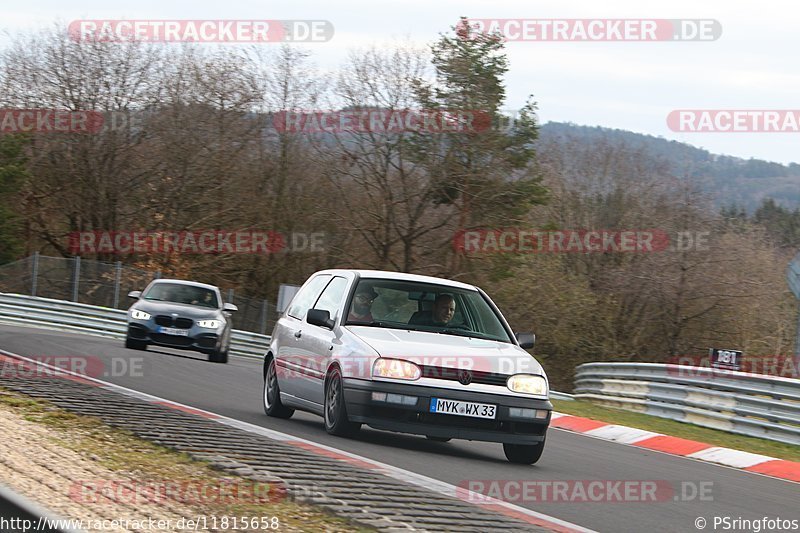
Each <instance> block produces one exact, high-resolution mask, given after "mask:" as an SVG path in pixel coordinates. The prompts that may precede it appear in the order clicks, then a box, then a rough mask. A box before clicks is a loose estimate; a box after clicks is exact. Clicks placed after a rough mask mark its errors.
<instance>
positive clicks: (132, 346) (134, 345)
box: [125, 337, 147, 350]
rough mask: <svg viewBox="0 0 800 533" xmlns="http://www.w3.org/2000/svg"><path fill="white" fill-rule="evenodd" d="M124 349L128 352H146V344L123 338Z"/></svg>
mask: <svg viewBox="0 0 800 533" xmlns="http://www.w3.org/2000/svg"><path fill="white" fill-rule="evenodd" d="M125 347H126V348H128V349H129V350H146V349H147V343H146V342H144V341H137V340H136V339H131V338H130V337H125Z"/></svg>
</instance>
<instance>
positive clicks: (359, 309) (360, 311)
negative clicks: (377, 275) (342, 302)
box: [347, 285, 378, 322]
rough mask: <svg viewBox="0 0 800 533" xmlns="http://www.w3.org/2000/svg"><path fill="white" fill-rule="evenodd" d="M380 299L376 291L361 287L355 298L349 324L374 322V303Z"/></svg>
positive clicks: (348, 318)
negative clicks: (376, 299)
mask: <svg viewBox="0 0 800 533" xmlns="http://www.w3.org/2000/svg"><path fill="white" fill-rule="evenodd" d="M377 297H378V293H377V292H375V289H373V288H372V287H368V286H363V285H360V286H359V287H358V289H356V294H355V296H354V297H353V306H352V307H351V308H350V314H349V315H348V316H347V321H348V322H372V321H373V318H372V302H374V301H375V298H377Z"/></svg>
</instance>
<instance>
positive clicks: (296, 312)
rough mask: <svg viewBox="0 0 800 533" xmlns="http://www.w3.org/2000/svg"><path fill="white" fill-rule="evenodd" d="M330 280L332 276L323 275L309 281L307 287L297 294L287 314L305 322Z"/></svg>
mask: <svg viewBox="0 0 800 533" xmlns="http://www.w3.org/2000/svg"><path fill="white" fill-rule="evenodd" d="M330 279H331V276H330V275H329V274H322V275H319V276H317V277H315V278H314V279H312V280H311V281H309V282H308V284H307V285H306V286H305V287H303V288H302V289H300V291H299V292H298V293H297V294H295V296H294V298H293V299H292V303H291V305H289V310H288V311H287V312H286V314H288V315H289V316H293V317H294V318H298V319H300V320H303V319H304V318H305V317H306V312H307V311H308V310H309V309H311V306H312V305H313V303H314V302H316V301H317V297H318V296H319V293H320V292H322V289H323V288H324V287H325V285H327V284H328V281H330Z"/></svg>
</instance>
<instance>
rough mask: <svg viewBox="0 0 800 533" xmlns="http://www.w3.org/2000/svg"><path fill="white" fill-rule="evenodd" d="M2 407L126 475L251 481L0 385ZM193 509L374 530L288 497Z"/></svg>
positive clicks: (286, 523) (305, 525)
mask: <svg viewBox="0 0 800 533" xmlns="http://www.w3.org/2000/svg"><path fill="white" fill-rule="evenodd" d="M3 408H7V409H11V410H12V411H13V412H15V413H17V414H18V415H20V416H22V417H23V418H24V419H25V420H28V421H29V422H33V423H36V424H40V425H44V426H47V427H48V428H49V429H50V435H51V437H50V438H51V439H52V441H53V442H54V443H56V444H58V445H59V446H63V447H65V448H68V449H71V450H73V451H75V452H77V453H79V454H80V455H82V456H84V457H86V458H88V459H90V460H92V461H95V462H96V463H97V464H98V465H101V466H103V467H105V468H107V469H109V470H111V471H113V472H114V473H115V474H117V475H119V476H120V477H122V476H124V477H125V478H126V479H133V480H135V481H137V482H148V481H150V482H161V483H163V482H164V481H165V480H190V481H191V482H192V483H193V484H197V486H204V487H219V486H224V483H231V482H242V483H243V484H245V485H246V484H248V483H251V482H250V481H249V480H246V479H245V478H239V477H237V476H235V475H232V474H229V473H225V472H221V471H219V470H215V469H214V468H212V466H211V465H210V464H209V463H205V462H203V461H198V460H194V459H192V458H191V457H190V456H189V455H188V454H185V453H180V452H177V451H175V450H171V449H169V448H166V447H163V446H158V445H156V444H153V443H151V442H148V441H146V440H144V439H140V438H138V437H136V436H135V435H133V434H132V433H130V432H127V431H124V430H121V429H117V428H112V427H110V426H108V425H106V424H104V423H102V422H101V421H100V420H98V419H96V418H93V417H88V416H80V415H75V414H73V413H70V412H68V411H65V410H63V409H60V408H58V407H55V406H54V405H52V404H50V403H49V402H46V401H43V400H35V399H31V398H29V397H26V396H24V395H22V394H19V393H16V392H12V391H8V390H6V389H3V388H1V387H0V409H3ZM252 483H254V484H255V482H252ZM243 499H244V500H247V498H243ZM199 508H200V510H202V513H201V514H204V515H207V516H249V517H260V516H275V517H278V519H279V520H280V529H281V530H287V529H288V530H294V531H330V532H350V531H364V532H366V531H374V530H373V529H369V528H364V527H362V526H359V525H356V524H354V523H352V522H350V521H348V520H346V519H343V518H340V517H336V516H333V515H332V514H330V513H329V512H327V511H326V510H324V509H321V508H318V507H316V506H313V505H310V504H305V503H298V502H295V501H292V500H289V499H281V500H280V501H277V502H272V501H270V502H269V503H262V502H252V501H244V502H235V503H229V502H228V501H225V498H221V499H218V501H213V502H211V503H207V502H203V503H202V505H200V506H199ZM245 529H246V528H245Z"/></svg>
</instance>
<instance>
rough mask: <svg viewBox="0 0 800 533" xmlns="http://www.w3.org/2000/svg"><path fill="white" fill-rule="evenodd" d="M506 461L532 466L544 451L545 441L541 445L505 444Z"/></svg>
mask: <svg viewBox="0 0 800 533" xmlns="http://www.w3.org/2000/svg"><path fill="white" fill-rule="evenodd" d="M503 451H504V452H505V454H506V459H508V460H509V461H510V462H512V463H518V464H523V465H532V464H534V463H536V461H538V460H539V458H540V457H541V456H542V452H543V451H544V441H542V442H540V443H539V444H503Z"/></svg>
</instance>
